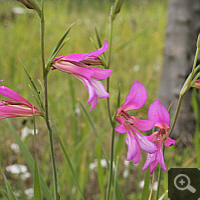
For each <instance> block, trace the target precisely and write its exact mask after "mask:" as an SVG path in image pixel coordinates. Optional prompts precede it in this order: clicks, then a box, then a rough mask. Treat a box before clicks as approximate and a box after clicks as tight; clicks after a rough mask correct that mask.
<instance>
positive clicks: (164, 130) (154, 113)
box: [142, 100, 176, 174]
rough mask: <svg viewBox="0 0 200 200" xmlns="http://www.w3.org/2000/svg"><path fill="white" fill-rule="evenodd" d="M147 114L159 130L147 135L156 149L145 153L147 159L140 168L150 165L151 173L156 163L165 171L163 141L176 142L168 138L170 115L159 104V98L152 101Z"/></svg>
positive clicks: (166, 143)
mask: <svg viewBox="0 0 200 200" xmlns="http://www.w3.org/2000/svg"><path fill="white" fill-rule="evenodd" d="M148 116H149V119H150V120H152V121H154V122H155V126H157V127H159V128H160V130H159V131H156V132H154V133H153V134H152V135H150V136H148V139H149V141H151V142H153V143H154V144H155V145H156V146H157V148H158V150H157V151H156V152H155V153H153V154H149V153H147V160H146V162H145V164H144V166H143V168H142V170H146V169H147V168H148V166H150V173H151V174H152V173H153V172H154V170H155V169H156V166H157V165H158V164H160V166H161V168H162V169H163V170H164V171H166V167H165V163H164V158H163V148H162V146H163V142H164V145H165V146H173V145H175V144H176V141H175V140H173V139H171V138H169V135H168V129H169V128H170V115H169V113H168V111H167V110H166V108H165V107H164V106H163V105H161V104H160V100H156V101H154V102H153V103H152V104H151V105H150V106H149V111H148Z"/></svg>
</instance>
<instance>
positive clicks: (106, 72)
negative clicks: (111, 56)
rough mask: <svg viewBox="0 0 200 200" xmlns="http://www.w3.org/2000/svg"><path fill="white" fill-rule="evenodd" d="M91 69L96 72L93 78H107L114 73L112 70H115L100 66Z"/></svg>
mask: <svg viewBox="0 0 200 200" xmlns="http://www.w3.org/2000/svg"><path fill="white" fill-rule="evenodd" d="M90 69H91V70H92V71H93V72H94V74H93V75H92V78H95V79H106V78H108V77H109V76H110V75H111V74H112V71H113V70H111V69H100V68H94V67H90Z"/></svg>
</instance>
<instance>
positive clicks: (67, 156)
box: [56, 131, 85, 199]
mask: <svg viewBox="0 0 200 200" xmlns="http://www.w3.org/2000/svg"><path fill="white" fill-rule="evenodd" d="M56 132H57V131H56ZM57 136H58V140H59V143H60V146H61V148H62V150H63V153H64V156H65V158H66V160H67V162H68V165H69V167H70V170H71V172H72V175H73V177H74V180H75V182H76V185H77V187H78V190H79V192H80V194H81V197H82V199H85V198H84V196H83V193H82V190H81V187H80V185H79V182H78V178H77V176H76V172H75V170H74V167H73V165H72V162H71V160H70V158H69V155H68V154H67V151H66V150H65V147H64V145H63V143H62V140H61V138H60V135H59V134H58V132H57Z"/></svg>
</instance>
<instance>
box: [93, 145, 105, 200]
mask: <svg viewBox="0 0 200 200" xmlns="http://www.w3.org/2000/svg"><path fill="white" fill-rule="evenodd" d="M95 151H96V156H97V171H98V173H97V176H98V183H99V189H100V192H101V199H102V200H104V195H105V185H104V180H105V175H104V170H103V167H102V166H101V147H100V145H99V144H96V148H95Z"/></svg>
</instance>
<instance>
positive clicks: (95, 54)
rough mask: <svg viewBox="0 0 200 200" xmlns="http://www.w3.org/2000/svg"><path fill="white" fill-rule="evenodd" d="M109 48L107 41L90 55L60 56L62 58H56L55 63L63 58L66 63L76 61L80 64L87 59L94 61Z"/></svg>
mask: <svg viewBox="0 0 200 200" xmlns="http://www.w3.org/2000/svg"><path fill="white" fill-rule="evenodd" d="M108 46H109V43H108V42H107V41H104V45H103V46H102V47H101V48H100V49H98V50H96V51H92V52H90V53H73V54H69V55H66V56H60V57H56V58H55V59H54V61H56V60H58V59H60V58H63V59H64V60H66V61H67V60H69V61H75V62H80V61H82V60H84V59H86V58H91V59H94V58H97V57H98V56H100V55H101V54H102V53H103V52H104V51H106V49H107V48H108Z"/></svg>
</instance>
